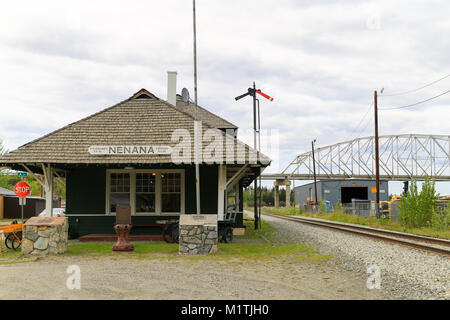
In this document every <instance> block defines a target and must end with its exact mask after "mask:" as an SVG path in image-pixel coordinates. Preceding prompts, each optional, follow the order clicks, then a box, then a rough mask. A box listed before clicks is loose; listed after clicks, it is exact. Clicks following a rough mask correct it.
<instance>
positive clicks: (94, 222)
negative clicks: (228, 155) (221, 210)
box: [66, 165, 244, 238]
mask: <svg viewBox="0 0 450 320" xmlns="http://www.w3.org/2000/svg"><path fill="white" fill-rule="evenodd" d="M172 168H173V167H172ZM178 168H184V169H185V212H186V213H187V214H195V213H196V197H195V167H194V166H181V167H178ZM142 169H147V168H142ZM148 169H150V168H148ZM158 169H161V168H158ZM217 187H218V166H217V165H202V166H200V192H201V202H202V205H201V213H203V214H216V213H217V205H218V203H217ZM239 198H240V206H239V210H240V211H242V209H243V203H244V201H243V186H242V183H239ZM105 201H106V167H93V168H90V167H87V168H73V169H72V170H70V171H69V172H68V174H67V179H66V212H67V214H68V215H71V214H72V215H76V216H69V225H70V234H71V238H78V237H80V236H83V235H87V234H95V233H97V234H113V233H115V232H114V228H113V226H114V222H115V216H109V215H106V214H105V215H104V216H92V215H90V214H103V213H104V212H105ZM83 215H86V216H83ZM177 218H178V216H174V217H167V216H133V217H132V223H133V224H154V223H155V222H156V220H163V219H177ZM242 225H243V216H242V214H239V215H238V216H237V218H236V226H237V227H241V226H242ZM160 233H161V228H159V227H150V228H134V229H133V230H132V234H160Z"/></svg>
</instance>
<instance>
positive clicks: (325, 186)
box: [294, 179, 389, 207]
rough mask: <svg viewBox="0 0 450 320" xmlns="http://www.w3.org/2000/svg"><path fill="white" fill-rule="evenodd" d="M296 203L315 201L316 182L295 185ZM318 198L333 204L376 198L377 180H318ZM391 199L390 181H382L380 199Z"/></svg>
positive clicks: (304, 203) (302, 204)
mask: <svg viewBox="0 0 450 320" xmlns="http://www.w3.org/2000/svg"><path fill="white" fill-rule="evenodd" d="M294 192H295V204H296V205H299V204H300V207H303V206H304V205H306V204H307V203H308V201H310V200H311V201H314V192H315V191H314V183H308V184H305V185H302V186H298V187H295V191H294ZM317 198H318V200H319V201H322V200H327V201H330V202H331V204H332V205H336V204H337V203H338V202H340V203H342V204H350V203H351V202H352V199H357V200H373V201H375V199H376V182H375V181H374V180H360V179H348V180H323V181H317ZM388 200H389V190H388V182H387V181H380V201H388Z"/></svg>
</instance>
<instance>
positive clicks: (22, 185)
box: [14, 177, 31, 223]
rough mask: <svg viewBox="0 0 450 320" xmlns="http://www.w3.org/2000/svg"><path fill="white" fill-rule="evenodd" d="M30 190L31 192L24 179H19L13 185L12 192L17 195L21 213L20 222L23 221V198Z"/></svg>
mask: <svg viewBox="0 0 450 320" xmlns="http://www.w3.org/2000/svg"><path fill="white" fill-rule="evenodd" d="M22 180H23V177H22ZM30 192H31V188H30V185H29V184H28V183H26V182H25V181H20V182H18V183H17V184H16V185H15V186H14V193H15V194H16V195H17V196H18V197H19V205H20V210H21V213H22V223H23V206H24V205H25V198H26V197H27V196H28V195H29V194H30Z"/></svg>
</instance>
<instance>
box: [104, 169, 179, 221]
mask: <svg viewBox="0 0 450 320" xmlns="http://www.w3.org/2000/svg"><path fill="white" fill-rule="evenodd" d="M153 172H154V173H156V178H155V183H156V185H155V212H142V213H137V212H136V173H153ZM111 173H129V174H130V206H131V215H133V216H179V215H180V214H185V182H184V176H185V173H184V169H106V208H105V213H106V214H107V215H112V216H114V215H116V213H115V212H110V207H111V206H110V191H111ZM161 173H180V174H181V179H180V184H181V186H180V187H181V189H180V191H181V206H180V212H162V211H161V194H162V193H161Z"/></svg>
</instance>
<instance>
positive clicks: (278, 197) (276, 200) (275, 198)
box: [273, 182, 280, 208]
mask: <svg viewBox="0 0 450 320" xmlns="http://www.w3.org/2000/svg"><path fill="white" fill-rule="evenodd" d="M274 184H275V186H274V195H273V197H274V201H275V208H278V207H279V206H280V194H279V192H278V185H277V184H276V182H275V183H274Z"/></svg>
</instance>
